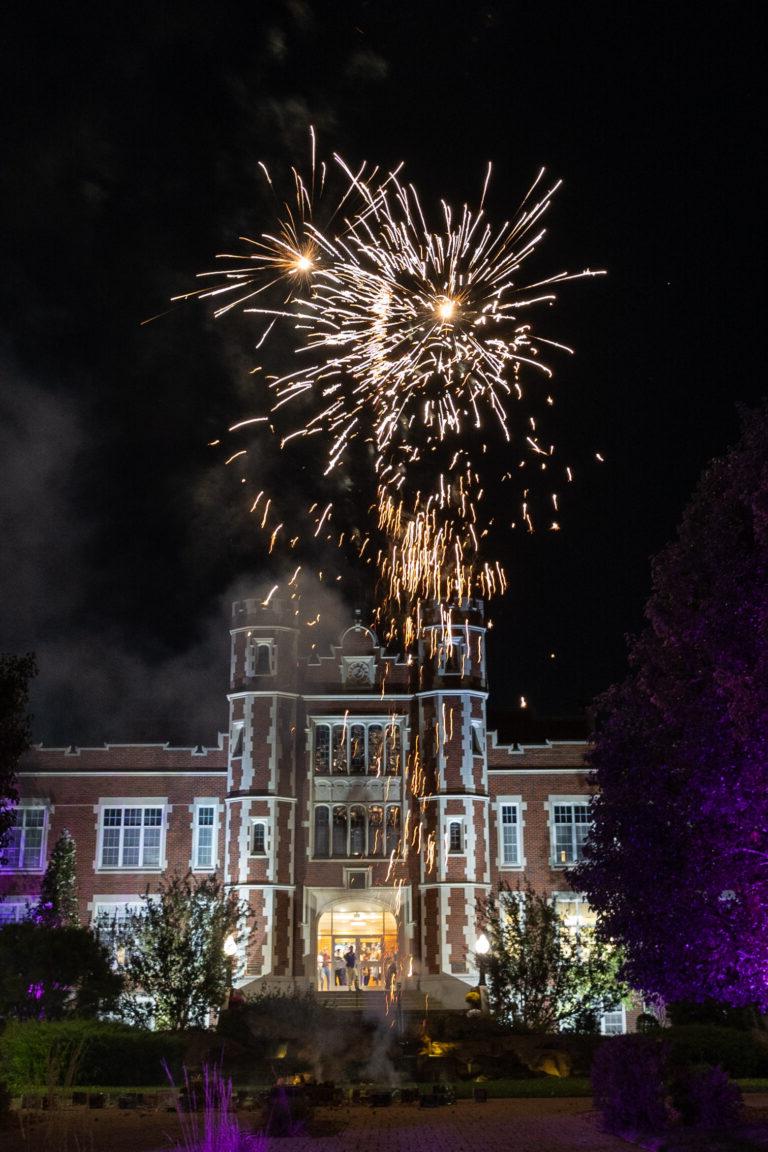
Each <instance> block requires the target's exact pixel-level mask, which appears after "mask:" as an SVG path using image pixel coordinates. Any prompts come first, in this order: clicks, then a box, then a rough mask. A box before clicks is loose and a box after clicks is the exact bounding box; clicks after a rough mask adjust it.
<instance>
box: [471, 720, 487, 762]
mask: <svg viewBox="0 0 768 1152" xmlns="http://www.w3.org/2000/svg"><path fill="white" fill-rule="evenodd" d="M472 755H473V756H484V755H485V735H484V733H483V725H482V722H481V721H480V720H473V721H472Z"/></svg>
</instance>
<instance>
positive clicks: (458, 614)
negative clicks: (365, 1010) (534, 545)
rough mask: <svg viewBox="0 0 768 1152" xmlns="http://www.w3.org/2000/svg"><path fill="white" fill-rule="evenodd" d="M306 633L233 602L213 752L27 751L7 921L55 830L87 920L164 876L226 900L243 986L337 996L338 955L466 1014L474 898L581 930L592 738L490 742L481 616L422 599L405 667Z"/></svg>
mask: <svg viewBox="0 0 768 1152" xmlns="http://www.w3.org/2000/svg"><path fill="white" fill-rule="evenodd" d="M303 640H304V637H303V636H302V635H301V630H300V628H299V627H298V625H297V623H296V618H295V614H294V607H293V605H292V604H285V605H283V604H281V603H280V602H279V601H278V600H270V601H269V602H268V603H267V602H262V601H261V600H258V599H253V600H245V601H238V602H236V603H235V604H234V605H233V615H232V627H231V658H230V683H229V689H230V690H229V697H228V699H229V716H230V719H229V730H228V732H227V733H226V734H222V735H221V736H220V737H219V740H218V743H217V744H216V746H215V747H211V748H203V747H197V748H194V749H189V748H172V747H169V746H167V745H146V744H142V745H105V746H104V747H103V748H77V747H74V746H73V747H71V748H67V749H57V748H43V747H35V748H33V750H32V751H31V752H30V753H29V754H28V755H27V756H26V757H25V759H24V761H23V763H22V765H21V770H20V773H19V791H20V795H21V800H20V804H19V808H18V810H17V819H16V827H15V828H14V830H13V834H12V839H11V843H10V845H9V848H8V850H7V853H6V854H7V856H8V859H7V862H6V864H5V866H4V867H2V868H0V895H2V896H3V897H4V899H3V900H2V902H0V922H2V921H6V922H7V921H9V920H13V919H16V918H21V917H22V916H24V915H25V914H26V909H27V907H28V905H29V903H30V902H32V901H34V899H35V896H36V893H37V891H38V889H39V884H40V880H41V877H42V874H43V872H44V870H45V866H46V861H47V856H48V853H49V851H50V848H51V847H52V846H53V844H54V843H55V840H56V839H57V837H58V836H59V834H60V833H61V831H62V830H64V829H65V828H66V829H68V830H69V831H70V832H71V833H72V835H73V837H74V839H75V842H76V846H77V859H78V879H79V897H80V911H81V918H82V921H83V922H84V923H91V922H94V921H95V922H98V921H99V920H100V919H101V918H102V917H106V918H109V919H113V918H115V917H117V918H118V919H119V918H120V917H121V916H122V915H124V914H125V911H126V909H127V908H128V907H130V906H131V905H135V904H136V903H137V901H138V897H139V895H140V894H141V893H143V892H144V891H145V890H146V889H147V887H149V888H150V889H152V888H153V887H156V885H157V883H158V882H159V881H160V879H161V878H162V877H163V875H164V874H168V873H172V872H179V873H184V872H186V871H188V870H191V871H192V872H193V873H194V874H196V875H200V876H202V875H206V874H210V873H216V874H217V875H219V876H220V877H221V878H222V880H223V881H224V882H225V884H226V885H227V886H229V887H231V888H233V889H235V890H236V891H237V893H238V895H239V896H240V898H241V899H242V901H243V902H244V903H245V904H247V905H248V908H249V910H250V916H249V917H248V921H247V929H246V930H245V931H244V933H243V955H242V957H241V963H240V973H241V974H240V976H239V979H238V982H239V983H240V984H241V985H242V986H244V987H246V988H247V986H249V985H252V984H254V983H255V984H257V985H258V986H261V985H262V983H263V982H264V981H266V982H267V984H268V985H270V986H283V985H292V984H294V983H298V984H300V985H304V986H307V985H308V984H310V983H312V984H314V985H316V986H318V987H328V986H330V988H331V989H334V988H337V987H338V988H341V987H345V986H346V979H345V974H344V973H340V974H335V973H334V966H335V965H337V964H339V963H340V961H339V959H338V958H339V956H340V955H341V954H343V952H345V951H348V950H349V947H350V945H351V946H352V947H353V948H354V950H355V955H356V958H357V961H358V963H357V978H358V980H359V981H360V983H361V986H362V988H363V990H365V989H367V988H381V987H382V986H384V984H385V983H386V982H388V981H389V980H391V979H393V978H394V977H395V976H396V977H397V979H398V981H400V982H401V984H402V986H403V987H404V988H406V989H407V988H414V989H419V991H420V992H422V993H425V994H427V993H428V994H429V995H430V996H431V997H432V998H433V1002H435V1003H439V1004H442V1005H444V1006H445V1007H447V1008H448V1007H463V1006H464V996H465V994H466V992H467V989H468V986H471V985H474V984H476V983H477V979H478V972H477V967H476V962H475V942H476V938H477V935H478V933H479V931H480V927H479V925H478V922H477V904H478V900H480V899H482V898H483V897H485V896H486V895H487V894H488V893H489V891H491V890H492V889H493V888H495V887H496V886H497V885H498V883H499V882H500V881H507V882H508V883H509V884H510V885H511V886H512V887H514V886H515V885H516V884H517V883H518V882H520V883H524V882H525V881H530V883H531V884H532V885H533V886H534V888H536V889H537V891H546V892H548V893H551V894H552V895H553V897H554V898H556V899H557V900H558V901H561V902H562V906H563V913H564V915H566V916H567V917H569V918H570V922H577V921H578V919H579V918H580V917H582V916H583V915H584V906H583V902H582V901H581V900H580V898H579V897H578V895H577V894H574V893H572V892H571V891H570V889H569V885H568V883H567V880H566V878H565V871H566V869H567V868H568V867H569V866H570V865H571V864H573V863H574V862H575V861H576V860H578V858H579V855H580V852H581V849H582V846H583V843H584V840H585V838H586V834H587V831H588V827H589V796H590V786H589V783H588V779H587V773H586V770H585V766H584V754H585V751H586V745H585V744H584V743H581V742H575V741H572V742H559V743H546V744H544V745H538V746H519V745H517V744H513V745H504V744H501V743H499V741H498V739H497V736H496V733H493V732H488V730H487V725H486V702H487V697H488V685H487V678H486V647H485V646H486V629H485V623H484V618H483V606H482V603H480V602H477V601H466V602H464V603H462V604H461V605H459V606H454V607H453V608H451V609H450V611H446V610H445V609H444V608H441V607H440V606H436V605H433V606H423V607H422V610H421V612H420V614H419V626H418V644H417V647H416V648H415V649H414V651H413V652H412V653H411V654H410V655H409V656H408V657H407V658H400V657H397V656H392V655H388V654H386V653H385V651H384V650H383V648H382V647H380V645H379V644H378V641H377V638H376V636H375V635H374V633H373V632H372V631H371V630H370V629H368V628H366V627H364V626H363V625H362V624H360V623H359V622H358V623H354V624H352V625H351V626H350V627H349V628H347V629H346V631H345V632H344V633H343V635H341V636H340V637H339V640H338V643H337V644H336V645H335V646H333V647H332V648H331V650H330V651H329V652H328V653H327V654H326V655H324V656H318V655H312V654H309V655H308V654H307V653H306V652H305V650H304V645H303ZM337 981H338V983H337Z"/></svg>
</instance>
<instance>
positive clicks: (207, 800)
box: [189, 796, 221, 872]
mask: <svg viewBox="0 0 768 1152" xmlns="http://www.w3.org/2000/svg"><path fill="white" fill-rule="evenodd" d="M201 808H212V809H213V824H212V825H205V827H210V828H211V863H210V864H200V863H199V862H198V855H199V850H200V845H199V837H200V824H199V823H198V813H199V812H200V809H201ZM220 808H221V803H220V801H219V799H218V797H216V796H196V797H195V799H194V800H193V801H192V804H191V805H190V812H191V815H192V825H191V831H192V856H191V859H190V861H189V867H190V870H191V871H192V872H215V871H216V870H217V867H218V859H219V819H220Z"/></svg>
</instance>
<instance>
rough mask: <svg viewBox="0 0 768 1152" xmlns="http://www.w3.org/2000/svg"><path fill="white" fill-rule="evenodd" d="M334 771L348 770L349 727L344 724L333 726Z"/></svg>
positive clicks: (340, 772) (343, 771) (342, 771)
mask: <svg viewBox="0 0 768 1152" xmlns="http://www.w3.org/2000/svg"><path fill="white" fill-rule="evenodd" d="M333 771H334V772H335V773H338V774H342V773H346V771H347V729H346V726H345V725H344V724H334V726H333Z"/></svg>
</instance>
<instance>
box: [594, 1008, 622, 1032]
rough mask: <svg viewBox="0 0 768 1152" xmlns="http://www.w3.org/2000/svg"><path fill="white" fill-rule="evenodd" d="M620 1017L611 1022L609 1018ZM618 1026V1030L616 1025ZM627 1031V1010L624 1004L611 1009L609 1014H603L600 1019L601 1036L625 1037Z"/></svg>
mask: <svg viewBox="0 0 768 1152" xmlns="http://www.w3.org/2000/svg"><path fill="white" fill-rule="evenodd" d="M611 1016H613V1017H619V1019H618V1020H616V1019H614V1020H610V1019H609V1017H611ZM617 1024H618V1028H617V1027H616V1025H617ZM626 1030H627V1010H626V1008H625V1007H624V1005H623V1004H617V1005H616V1007H615V1008H609V1009H608V1011H607V1012H603V1014H602V1016H601V1017H600V1035H601V1036H623V1035H624V1033H625V1032H626Z"/></svg>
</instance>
